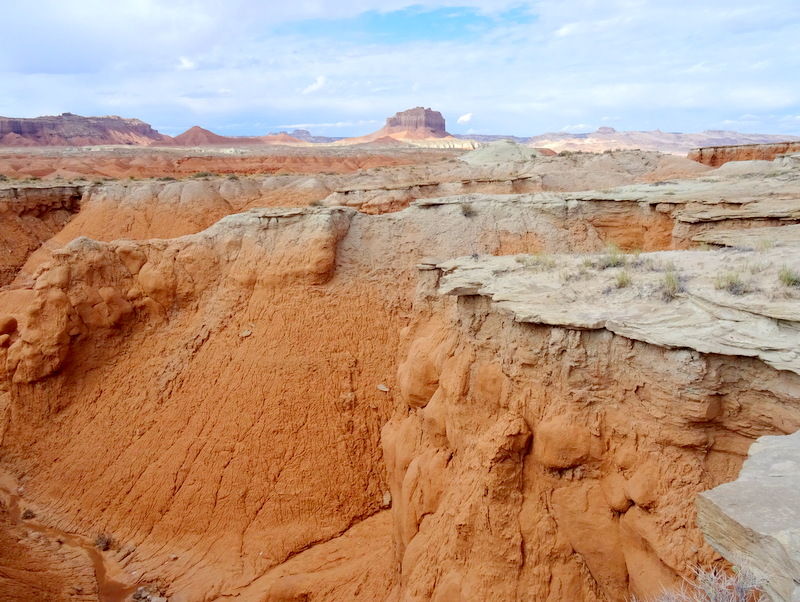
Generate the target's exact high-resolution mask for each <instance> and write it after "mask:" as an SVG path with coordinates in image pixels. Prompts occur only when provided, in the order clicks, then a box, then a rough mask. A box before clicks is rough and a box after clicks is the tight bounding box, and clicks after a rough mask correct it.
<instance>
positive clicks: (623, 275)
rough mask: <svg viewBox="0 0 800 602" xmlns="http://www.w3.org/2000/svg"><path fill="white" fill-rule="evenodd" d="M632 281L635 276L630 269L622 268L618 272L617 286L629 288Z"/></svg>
mask: <svg viewBox="0 0 800 602" xmlns="http://www.w3.org/2000/svg"><path fill="white" fill-rule="evenodd" d="M632 281H633V277H632V276H631V273H630V272H629V271H628V270H622V271H621V272H620V273H619V274H617V278H616V282H617V288H627V287H628V286H630V284H631V282H632Z"/></svg>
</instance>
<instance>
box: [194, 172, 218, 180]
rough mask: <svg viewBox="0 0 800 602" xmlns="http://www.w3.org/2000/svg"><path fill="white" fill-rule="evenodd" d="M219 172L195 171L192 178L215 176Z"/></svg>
mask: <svg viewBox="0 0 800 602" xmlns="http://www.w3.org/2000/svg"><path fill="white" fill-rule="evenodd" d="M218 175H219V174H216V173H214V172H213V171H198V172H197V173H193V174H192V175H191V176H189V177H191V178H215V177H217V176H218Z"/></svg>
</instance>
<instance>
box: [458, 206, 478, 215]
mask: <svg viewBox="0 0 800 602" xmlns="http://www.w3.org/2000/svg"><path fill="white" fill-rule="evenodd" d="M461 215H463V216H464V217H474V216H475V215H477V213H476V212H475V208H474V207H473V206H472V205H471V204H470V203H461Z"/></svg>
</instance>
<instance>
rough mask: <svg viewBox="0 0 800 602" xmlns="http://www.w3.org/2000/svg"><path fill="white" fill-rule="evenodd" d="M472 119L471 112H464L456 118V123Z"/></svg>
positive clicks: (467, 121)
mask: <svg viewBox="0 0 800 602" xmlns="http://www.w3.org/2000/svg"><path fill="white" fill-rule="evenodd" d="M470 121H472V113H466V114H464V115H462V116H461V117H459V118H458V120H457V122H456V123H469V122H470Z"/></svg>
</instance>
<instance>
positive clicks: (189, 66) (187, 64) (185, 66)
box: [178, 56, 197, 71]
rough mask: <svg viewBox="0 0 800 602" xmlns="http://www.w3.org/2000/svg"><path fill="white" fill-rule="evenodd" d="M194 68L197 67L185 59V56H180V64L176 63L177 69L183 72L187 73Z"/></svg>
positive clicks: (191, 61)
mask: <svg viewBox="0 0 800 602" xmlns="http://www.w3.org/2000/svg"><path fill="white" fill-rule="evenodd" d="M195 67H197V64H196V63H195V62H194V61H193V60H191V59H187V58H186V57H185V56H182V57H181V58H180V62H179V63H178V69H181V70H183V71H188V70H190V69H194V68H195Z"/></svg>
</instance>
